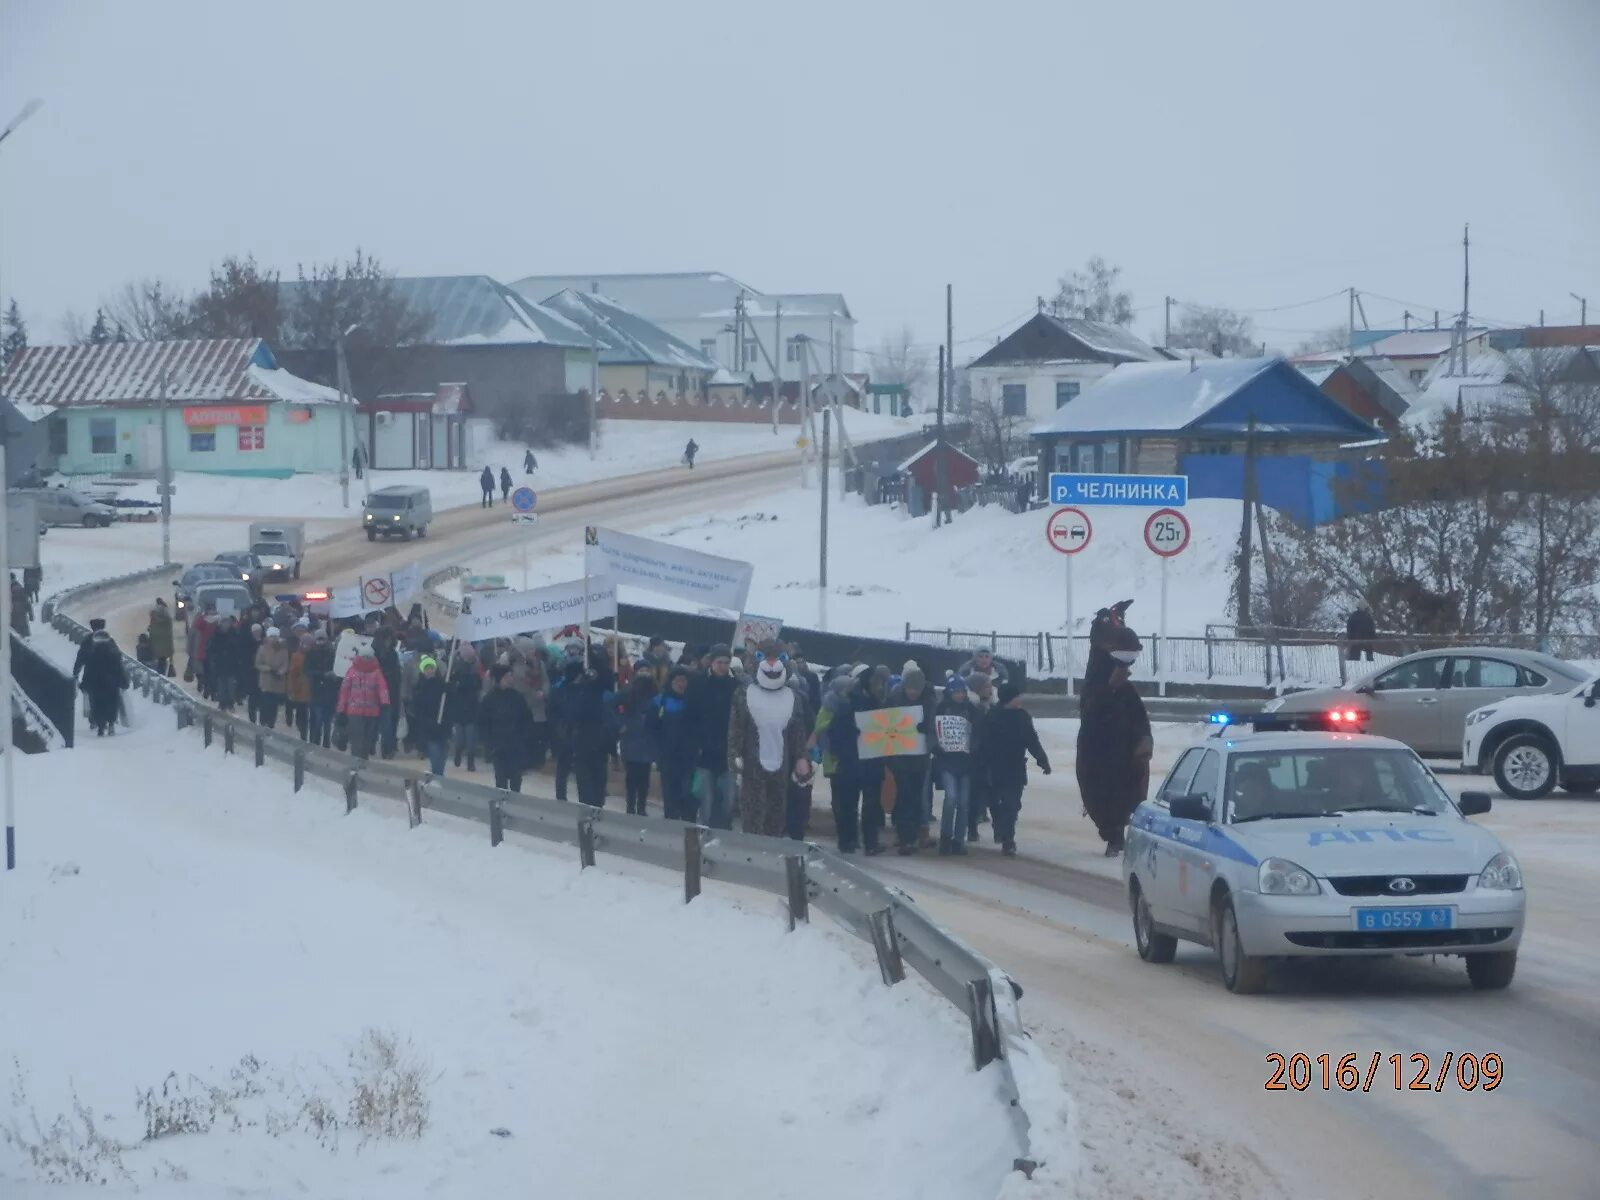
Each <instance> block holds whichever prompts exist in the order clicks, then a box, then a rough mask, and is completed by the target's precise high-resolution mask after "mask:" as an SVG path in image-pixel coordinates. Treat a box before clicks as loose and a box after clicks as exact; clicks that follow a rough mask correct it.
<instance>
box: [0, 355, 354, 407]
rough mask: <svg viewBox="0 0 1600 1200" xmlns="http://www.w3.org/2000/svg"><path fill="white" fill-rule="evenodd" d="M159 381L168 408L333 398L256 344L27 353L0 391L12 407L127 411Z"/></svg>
mask: <svg viewBox="0 0 1600 1200" xmlns="http://www.w3.org/2000/svg"><path fill="white" fill-rule="evenodd" d="M163 375H165V376H167V380H168V383H167V386H168V392H167V399H168V401H169V402H170V403H172V404H237V403H245V402H249V403H264V402H271V401H274V400H281V401H285V402H288V403H294V404H326V403H333V402H335V401H337V399H338V393H337V392H335V391H334V390H333V389H331V388H327V387H323V386H322V385H321V384H316V383H311V382H309V381H307V380H304V379H301V378H300V377H299V376H297V375H291V374H289V372H287V371H285V370H283V368H281V367H280V366H278V363H277V360H276V359H274V358H273V357H272V351H271V350H269V349H268V348H267V345H266V343H265V342H263V341H262V340H261V339H260V338H228V339H217V340H208V341H183V342H110V343H106V344H104V345H99V346H29V347H27V348H26V349H24V350H20V351H18V352H17V354H16V357H15V358H14V359H13V360H12V362H11V365H10V367H9V368H8V369H7V371H6V377H5V384H4V387H5V393H6V395H7V396H9V397H10V398H11V399H12V400H13V402H15V403H16V404H17V405H18V407H19V408H25V407H28V406H34V407H38V408H42V409H54V408H73V407H83V408H89V407H108V406H119V407H127V406H134V405H147V404H155V403H157V400H158V393H159V391H160V386H161V385H160V381H161V378H162V376H163Z"/></svg>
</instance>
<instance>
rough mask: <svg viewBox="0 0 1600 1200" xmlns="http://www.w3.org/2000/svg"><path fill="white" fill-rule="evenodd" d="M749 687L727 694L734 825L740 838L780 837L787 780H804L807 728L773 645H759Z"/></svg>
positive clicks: (800, 704) (808, 760) (802, 709)
mask: <svg viewBox="0 0 1600 1200" xmlns="http://www.w3.org/2000/svg"><path fill="white" fill-rule="evenodd" d="M750 673H751V675H752V676H754V678H753V679H752V681H751V682H750V683H749V684H747V685H746V686H744V687H742V688H739V689H737V690H736V691H735V692H734V694H733V705H732V710H731V714H730V717H729V728H728V770H729V771H730V772H735V771H736V772H737V773H738V775H739V823H740V827H741V828H742V829H743V830H744V832H745V833H760V834H765V835H766V836H768V837H781V836H783V831H784V817H785V814H786V811H787V808H788V799H789V782H790V780H791V779H809V778H810V776H811V758H810V756H809V753H808V750H807V745H806V743H807V740H808V739H809V738H810V735H811V729H810V722H809V720H808V719H807V715H806V705H805V700H804V698H802V697H801V695H800V694H799V693H798V692H797V691H795V689H793V688H791V687H789V686H788V683H789V669H788V664H787V663H786V662H785V661H784V656H783V654H782V652H781V651H780V650H779V648H778V645H777V643H776V642H767V643H766V644H765V645H763V647H762V650H761V656H760V658H758V659H757V660H756V663H755V668H754V670H752V671H751V672H750Z"/></svg>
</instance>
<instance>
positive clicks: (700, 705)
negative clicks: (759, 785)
mask: <svg viewBox="0 0 1600 1200" xmlns="http://www.w3.org/2000/svg"><path fill="white" fill-rule="evenodd" d="M706 659H707V660H708V661H709V664H710V665H709V668H708V669H707V671H706V673H705V674H704V675H702V676H700V678H698V679H696V680H695V681H694V682H693V683H692V684H691V685H690V687H689V725H690V728H691V731H692V733H693V736H694V738H695V742H696V745H697V747H698V754H697V755H696V759H695V768H696V769H695V787H694V791H695V798H696V803H697V813H696V815H697V817H698V818H699V821H700V824H702V825H707V826H710V827H711V828H712V829H732V828H733V800H734V792H735V780H734V774H733V771H732V770H731V769H730V768H729V766H728V762H729V754H728V740H729V739H728V734H729V722H730V719H731V716H732V713H733V698H734V693H735V692H736V691H737V690H738V688H739V681H738V680H737V679H735V678H734V675H733V670H732V662H733V654H732V652H731V651H730V650H729V649H728V647H727V645H726V644H718V645H716V646H713V647H711V649H710V650H709V651H707V652H706Z"/></svg>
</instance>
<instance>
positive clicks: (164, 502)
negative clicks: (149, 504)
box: [156, 372, 172, 567]
mask: <svg viewBox="0 0 1600 1200" xmlns="http://www.w3.org/2000/svg"><path fill="white" fill-rule="evenodd" d="M170 378H171V376H170V374H168V373H167V372H163V373H162V375H161V383H160V393H159V395H160V403H159V405H158V410H159V412H160V414H161V415H160V420H161V482H160V483H159V484H157V485H156V494H157V495H159V496H160V497H161V565H162V566H164V567H165V566H168V565H170V564H171V562H172V465H171V464H172V460H171V459H170V458H169V457H168V452H167V389H168V380H169V379H170Z"/></svg>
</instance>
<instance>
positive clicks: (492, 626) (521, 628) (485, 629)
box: [456, 575, 617, 642]
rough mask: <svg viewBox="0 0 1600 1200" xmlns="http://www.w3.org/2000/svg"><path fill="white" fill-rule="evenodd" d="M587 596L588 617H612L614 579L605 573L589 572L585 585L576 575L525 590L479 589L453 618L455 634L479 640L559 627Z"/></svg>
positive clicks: (578, 612) (614, 610)
mask: <svg viewBox="0 0 1600 1200" xmlns="http://www.w3.org/2000/svg"><path fill="white" fill-rule="evenodd" d="M586 600H587V602H588V611H589V614H590V616H591V617H593V618H596V619H598V618H603V617H615V616H616V615H617V585H616V581H615V580H613V579H611V578H609V577H608V576H605V575H592V576H590V577H589V580H588V587H587V588H585V587H584V581H583V580H581V579H575V580H573V581H572V582H570V583H555V584H551V585H550V586H549V587H542V588H532V589H530V590H529V591H526V592H488V593H480V594H479V595H476V596H474V597H473V604H472V611H471V612H466V611H463V612H462V614H461V615H460V617H458V618H457V619H456V636H457V637H458V638H460V639H461V640H462V641H467V642H481V641H486V640H488V639H490V638H500V637H515V636H516V635H517V634H519V633H530V632H534V631H537V630H545V629H559V628H561V627H563V626H566V625H571V624H573V622H574V618H575V617H578V616H581V615H582V613H583V612H584V604H585V601H586Z"/></svg>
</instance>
